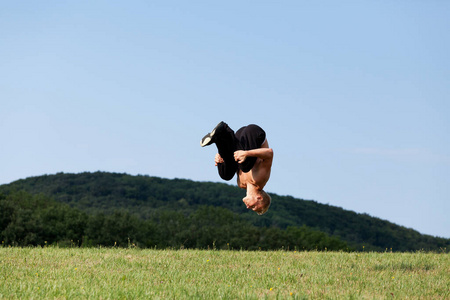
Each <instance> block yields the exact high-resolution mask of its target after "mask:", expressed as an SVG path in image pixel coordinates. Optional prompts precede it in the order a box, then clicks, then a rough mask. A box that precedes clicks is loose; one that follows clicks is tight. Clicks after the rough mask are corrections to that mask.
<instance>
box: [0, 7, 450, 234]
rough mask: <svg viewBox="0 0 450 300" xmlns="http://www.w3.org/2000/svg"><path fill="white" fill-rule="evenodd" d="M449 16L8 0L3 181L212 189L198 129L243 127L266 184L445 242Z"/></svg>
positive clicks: (0, 65)
mask: <svg viewBox="0 0 450 300" xmlns="http://www.w3.org/2000/svg"><path fill="white" fill-rule="evenodd" d="M449 15H450V3H449V2H447V1H226V2H222V3H215V2H211V1H9V2H3V3H2V4H0V38H1V40H0V43H1V47H0V91H1V96H0V97H1V98H0V137H1V141H2V142H1V144H0V184H5V183H9V182H12V181H14V180H17V179H21V178H26V177H30V176H38V175H42V174H54V173H57V172H66V173H72V172H74V173H78V172H83V171H97V170H101V171H112V172H125V173H129V174H133V175H134V174H145V175H151V176H160V177H166V178H187V179H192V180H196V181H220V178H219V176H218V175H217V171H216V170H215V168H214V155H215V153H216V151H215V149H214V147H207V148H201V147H200V145H199V141H200V139H201V138H202V137H203V135H204V134H206V133H207V132H208V131H210V130H211V129H212V128H213V127H214V126H215V125H216V124H217V123H218V122H219V121H222V120H223V121H225V122H227V123H228V124H229V125H230V127H232V128H234V129H235V130H237V129H238V128H239V127H241V126H244V125H247V124H250V123H256V124H258V125H260V126H261V127H263V128H264V129H265V130H266V133H267V136H268V141H269V144H270V146H271V147H272V148H273V149H274V153H275V158H274V164H273V171H272V177H271V180H270V181H269V183H268V184H267V186H266V190H267V191H268V192H272V193H276V194H279V195H292V196H294V197H297V198H303V199H311V200H316V201H318V202H321V203H328V204H330V205H335V206H340V207H343V208H345V209H349V210H353V211H356V212H360V213H368V214H369V215H371V216H375V217H379V218H382V219H387V220H389V221H392V222H394V223H397V224H400V225H403V226H406V227H410V228H414V229H416V230H418V231H420V232H421V233H426V234H431V235H438V236H444V237H450V218H448V211H450V205H449V200H450V199H449V198H450V197H449V196H450V187H449V186H450V184H449V183H450V120H449V115H450V98H449V95H450V35H449V34H448V30H449V28H450V19H449V18H448V16H449ZM230 184H235V181H234V180H233V181H232V182H230ZM236 201H241V199H236ZM274 205H276V203H274Z"/></svg>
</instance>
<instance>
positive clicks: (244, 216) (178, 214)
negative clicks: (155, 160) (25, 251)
mask: <svg viewBox="0 0 450 300" xmlns="http://www.w3.org/2000/svg"><path fill="white" fill-rule="evenodd" d="M16 191H26V193H25V192H16ZM2 193H3V195H2ZM28 193H29V194H28ZM244 196H245V191H244V190H242V189H239V188H237V187H235V186H231V185H228V184H224V183H211V182H194V181H191V180H183V179H173V180H169V179H162V178H158V177H149V176H130V175H127V174H116V173H103V172H96V173H82V174H63V173H59V174H56V175H44V176H39V177H32V178H28V179H25V180H19V181H16V182H13V183H11V184H9V185H3V186H0V234H1V238H2V240H4V241H5V242H7V243H8V244H12V243H13V242H14V243H16V244H20V245H28V244H31V245H42V244H43V243H44V242H45V241H47V242H48V243H55V242H59V243H62V242H65V243H69V242H70V244H75V245H84V246H96V245H105V246H114V245H116V246H129V245H132V244H135V245H138V246H140V247H155V246H156V247H159V248H165V247H175V248H178V247H185V248H207V247H215V248H220V249H241V248H242V249H263V250H266V249H280V248H285V249H299V250H302V249H307V250H309V249H319V250H325V249H329V250H338V249H348V248H355V249H362V245H364V246H365V249H367V250H376V251H385V250H386V249H389V250H390V249H391V248H392V249H393V250H394V251H412V250H420V249H424V250H439V249H440V248H447V249H448V248H449V247H448V246H449V244H450V242H449V241H450V240H449V239H443V238H436V237H432V236H427V235H422V234H420V233H418V232H417V231H414V230H412V229H408V228H405V227H402V226H398V225H395V224H392V223H390V222H387V221H384V220H380V219H377V218H373V217H370V216H368V215H366V214H357V213H355V212H352V211H346V210H344V209H342V208H339V207H333V206H330V205H324V204H320V203H317V202H314V201H306V200H301V199H295V198H293V197H290V196H279V195H275V194H271V196H272V206H271V208H270V210H269V212H268V213H267V214H265V215H264V216H258V215H256V214H255V213H253V212H251V211H248V210H247V209H246V208H245V206H244V205H243V203H242V201H241V199H242V198H243V197H244ZM344 241H345V242H344ZM447 251H448V250H447Z"/></svg>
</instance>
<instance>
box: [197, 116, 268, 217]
mask: <svg viewBox="0 0 450 300" xmlns="http://www.w3.org/2000/svg"><path fill="white" fill-rule="evenodd" d="M213 143H215V144H216V146H217V149H218V151H219V153H217V154H216V156H215V159H214V161H215V165H216V166H217V169H218V171H219V175H220V177H221V178H222V179H224V180H227V181H228V180H231V179H232V178H233V177H234V174H237V185H238V186H239V187H240V188H243V189H246V190H247V195H246V196H245V197H244V199H242V201H244V203H245V205H246V206H247V208H248V209H251V210H253V211H255V212H256V213H257V214H258V215H262V214H264V213H266V212H267V210H268V209H269V206H270V202H271V198H270V196H269V195H268V194H267V193H266V192H265V191H264V190H263V188H264V186H265V185H266V183H267V181H268V180H269V178H270V170H271V168H272V160H273V150H272V149H271V148H269V143H268V142H267V138H266V133H265V131H264V130H263V129H262V128H261V127H259V126H258V125H254V124H251V125H248V126H245V127H242V128H240V129H239V130H238V131H236V133H234V131H233V130H232V129H231V128H230V127H228V125H227V124H226V123H224V122H220V123H219V124H218V125H217V126H216V127H215V128H214V129H213V130H212V131H211V132H210V133H208V134H207V135H205V136H204V137H203V139H202V140H201V142H200V145H201V146H202V147H205V146H208V145H211V144H213Z"/></svg>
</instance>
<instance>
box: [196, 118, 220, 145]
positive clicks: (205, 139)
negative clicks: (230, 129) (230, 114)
mask: <svg viewBox="0 0 450 300" xmlns="http://www.w3.org/2000/svg"><path fill="white" fill-rule="evenodd" d="M221 124H222V122H220V123H219V124H217V126H216V127H214V129H213V130H212V131H211V132H210V133H208V134H207V135H205V136H204V137H203V138H202V140H201V141H200V146H202V147H205V146H208V145H211V140H212V138H213V137H214V134H215V133H216V129H217V128H218V127H219V126H220V125H221Z"/></svg>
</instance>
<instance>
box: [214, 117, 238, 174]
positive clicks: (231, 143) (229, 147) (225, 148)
mask: <svg viewBox="0 0 450 300" xmlns="http://www.w3.org/2000/svg"><path fill="white" fill-rule="evenodd" d="M214 142H215V143H216V146H217V150H218V151H219V154H220V156H221V157H222V159H223V160H224V162H223V163H219V164H217V170H218V171H219V175H220V177H221V178H222V179H223V180H231V179H232V178H233V177H234V174H236V171H237V169H238V163H237V162H236V161H235V160H234V152H235V151H236V137H235V135H234V131H233V130H232V129H231V128H230V127H228V124H226V123H223V124H222V126H221V127H220V129H219V130H218V131H217V132H216V133H215V135H214Z"/></svg>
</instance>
